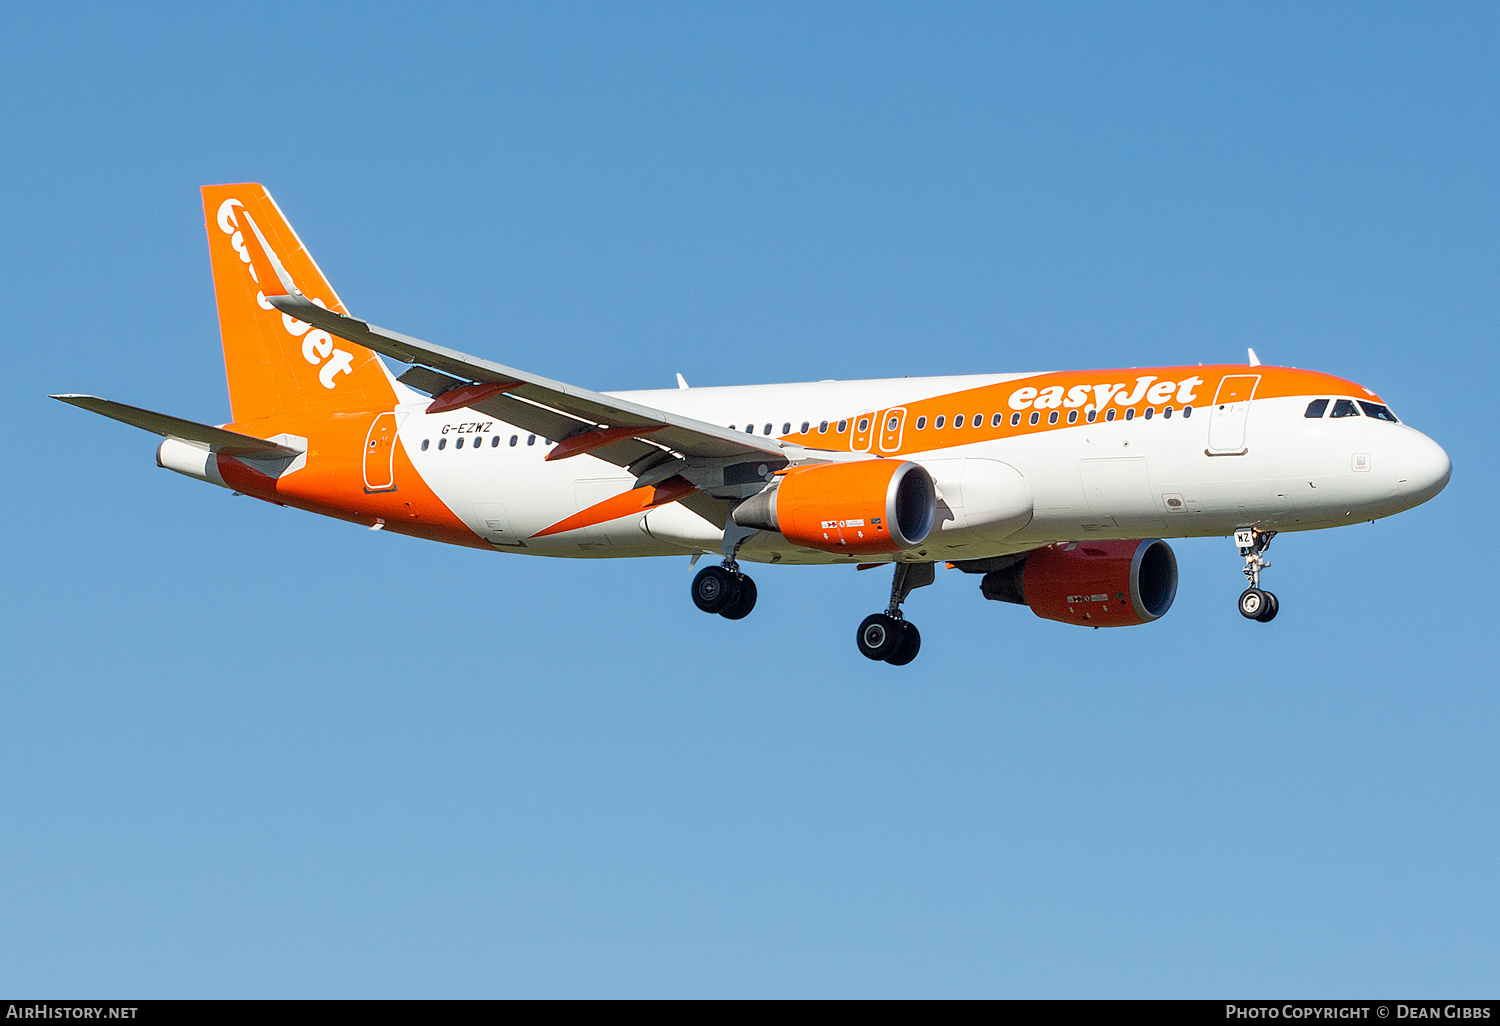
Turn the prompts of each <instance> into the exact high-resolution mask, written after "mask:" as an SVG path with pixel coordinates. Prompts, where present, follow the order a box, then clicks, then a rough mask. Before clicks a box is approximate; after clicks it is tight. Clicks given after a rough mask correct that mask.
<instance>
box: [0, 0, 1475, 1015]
mask: <svg viewBox="0 0 1500 1026" xmlns="http://www.w3.org/2000/svg"><path fill="white" fill-rule="evenodd" d="M219 6H222V5H219ZM226 10H227V8H226ZM217 11H218V8H217V7H215V5H206V6H205V5H201V4H184V5H181V6H180V7H178V8H176V9H172V8H171V7H169V6H167V5H150V6H148V7H146V8H141V7H139V6H132V7H124V6H118V5H93V6H89V7H74V8H63V7H61V6H59V5H35V4H33V5H22V6H17V7H13V8H12V9H10V10H8V11H7V13H6V25H5V31H4V33H3V36H0V140H3V142H0V184H3V189H4V194H3V195H4V200H3V202H0V302H3V309H4V314H5V318H6V322H7V328H8V332H9V336H10V342H9V344H8V345H7V347H6V356H7V366H6V375H5V377H6V384H7V386H8V389H9V393H10V397H11V398H10V400H9V401H8V402H6V403H5V404H4V405H3V407H0V426H3V430H4V436H5V438H6V439H7V440H8V444H7V445H5V446H4V447H3V450H0V461H3V468H4V480H5V481H6V482H7V485H8V488H7V495H6V501H5V502H4V510H5V512H4V514H3V523H4V525H5V530H4V546H5V549H4V551H5V574H4V578H3V580H4V583H5V587H4V589H3V598H0V638H3V642H4V649H3V666H4V673H3V681H0V992H5V993H7V994H16V995H19V994H23V993H24V994H27V995H38V996H46V995H56V996H78V995H140V996H179V995H235V996H238V995H252V996H253V995H285V996H348V995H375V996H380V995H391V996H395V995H401V996H424V995H426V996H435V995H876V996H885V995H1021V996H1047V995H1081V996H1138V995H1163V996H1223V995H1232V996H1251V995H1265V996H1278V995H1282V996H1286V995H1298V996H1312V995H1333V996H1339V995H1349V996H1356V995H1370V994H1377V993H1378V994H1383V995H1434V996H1437V995H1444V996H1447V995H1452V996H1477V995H1487V996H1494V995H1495V993H1496V990H1497V982H1500V968H1497V967H1500V873H1497V870H1496V867H1497V861H1500V826H1497V815H1500V786H1497V780H1500V767H1497V752H1496V737H1497V728H1500V697H1497V674H1496V672H1495V669H1494V665H1493V664H1494V648H1493V644H1494V642H1493V639H1494V636H1495V633H1494V618H1495V612H1494V602H1493V595H1494V594H1495V592H1496V589H1497V583H1496V580H1495V578H1496V571H1497V569H1500V560H1497V558H1496V555H1495V551H1496V549H1495V544H1494V541H1493V534H1494V523H1493V521H1494V517H1495V515H1496V509H1497V508H1500V492H1497V487H1496V483H1495V478H1496V470H1497V465H1496V463H1497V461H1496V455H1495V448H1494V443H1493V440H1494V437H1495V427H1494V419H1495V403H1494V399H1493V396H1494V391H1495V387H1496V379H1497V371H1500V367H1497V359H1496V334H1497V324H1500V318H1497V314H1500V309H1497V307H1500V303H1497V286H1500V274H1497V272H1500V217H1497V213H1500V203H1497V187H1500V173H1497V172H1500V117H1497V114H1500V109H1497V107H1500V104H1497V99H1500V88H1497V79H1496V54H1497V52H1500V13H1497V11H1500V9H1497V8H1496V7H1495V6H1494V5H1493V4H1474V5H1463V4H1442V5H1436V6H1434V5H1430V4H1410V5H1405V6H1393V5H1385V4H1315V5H1309V4H1286V5H1279V6H1278V5H1264V4H1263V5H1251V6H1249V7H1246V6H1244V5H1239V6H1234V5H1223V4H1217V5H1203V4H1184V5H1167V6H1163V5H1150V4H1132V5H1117V4H1108V5H1106V4H1094V5H1071V6H1070V5H1056V4H1046V5H1043V4H1038V5H1028V6H1001V5H994V4H975V5H944V6H941V7H939V8H937V9H935V10H934V9H933V7H932V5H910V6H906V7H899V6H892V5H871V4H854V5H847V6H837V5H828V4H824V5H816V6H814V7H813V8H812V9H809V5H803V4H794V5H786V6H776V5H768V4H760V5H706V4H687V3H684V4H680V5H670V6H657V5H645V4H630V5H621V4H599V5H558V4H536V5H527V6H499V5H488V4H479V5H474V6H471V7H463V8H459V7H433V6H431V5H426V6H422V7H420V8H414V7H405V8H401V9H397V8H389V9H381V8H378V7H374V6H368V5H349V6H344V7H326V6H316V7H313V8H311V9H309V8H308V6H307V5H303V4H297V5H289V6H284V7H278V6H276V5H271V4H254V5H249V6H244V5H241V6H240V7H238V8H236V11H237V12H241V11H242V12H243V13H234V14H229V13H216V12H217ZM241 180H257V181H262V182H265V183H266V184H267V185H268V187H269V188H270V189H271V191H272V192H273V194H274V195H275V196H276V198H277V199H278V201H279V202H280V203H281V205H282V207H283V209H284V210H285V211H286V212H287V214H288V216H289V217H290V218H291V219H292V221H293V223H294V224H295V225H296V226H297V228H298V230H299V231H300V232H301V234H302V236H303V238H304V240H305V241H306V242H307V243H308V245H309V246H310V248H311V249H312V251H313V252H314V254H315V255H316V256H317V258H318V259H319V261H320V262H321V263H322V265H323V268H324V269H325V271H327V272H328V274H329V276H330V277H331V278H332V280H333V282H334V284H335V285H336V287H337V288H338V289H339V290H340V292H341V293H342V295H343V297H344V299H345V300H346V301H347V302H348V303H349V305H350V306H351V308H352V309H353V310H354V311H355V312H357V313H359V314H361V315H363V316H367V317H370V318H372V319H374V320H375V321H376V322H377V323H380V324H386V325H390V326H391V327H393V328H397V329H399V330H403V331H407V332H410V333H412V334H416V335H419V336H421V337H424V338H428V339H431V340H434V341H437V342H440V343H443V344H447V345H450V346H454V347H456V348H459V349H463V350H467V351H470V352H475V353H482V354H485V355H487V356H490V357H492V358H494V359H497V360H501V361H504V362H507V363H513V364H516V365H519V366H523V367H527V368H530V369H532V370H535V371H538V372H541V373H545V374H548V375H551V376H554V377H557V378H561V379H564V380H568V381H574V382H578V383H579V384H582V385H586V386H590V387H594V388H630V387H659V386H667V385H670V384H671V383H672V381H673V377H672V376H673V374H674V372H678V371H680V372H682V373H683V374H685V375H686V377H687V378H688V380H689V381H690V382H692V383H693V384H695V385H707V384H721V383H736V382H754V381H782V380H801V379H818V378H830V377H855V376H870V377H874V376H887V375H905V374H913V375H917V374H938V373H960V372H971V371H972V372H977V371H1004V370H1042V369H1054V368H1065V367H1113V366H1122V365H1141V364H1155V363H1168V362H1178V361H1181V362H1194V361H1199V360H1202V361H1221V360H1238V359H1242V358H1243V355H1244V351H1245V347H1246V346H1247V345H1253V346H1255V347H1256V349H1257V350H1258V351H1259V353H1260V355H1261V357H1262V358H1263V359H1264V360H1266V361H1267V362H1271V363H1283V364H1291V365H1296V366H1303V367H1313V368H1318V369H1321V370H1326V371H1330V372H1333V373H1336V374H1342V375H1346V376H1348V377H1351V378H1354V379H1355V380H1358V381H1360V382H1363V383H1365V384H1367V385H1369V386H1370V387H1371V388H1373V389H1374V390H1376V391H1378V392H1380V393H1381V394H1382V395H1383V396H1385V398H1386V399H1387V400H1388V401H1389V402H1390V403H1391V404H1392V405H1393V407H1394V408H1395V410H1396V411H1397V413H1398V414H1400V415H1401V416H1402V417H1404V418H1406V419H1407V420H1408V421H1410V422H1411V423H1412V424H1414V425H1416V426H1417V427H1418V428H1420V429H1421V430H1423V431H1425V432H1427V433H1428V434H1430V435H1432V436H1433V437H1434V438H1436V439H1437V440H1438V441H1439V442H1440V443H1441V444H1442V445H1444V446H1445V447H1446V448H1447V450H1448V452H1449V453H1450V455H1451V456H1452V458H1453V464H1454V477H1453V483H1452V484H1451V485H1450V486H1449V488H1448V489H1447V491H1446V492H1444V493H1443V494H1442V495H1441V496H1440V497H1438V498H1437V499H1436V500H1435V501H1433V502H1432V503H1430V504H1428V505H1427V506H1424V507H1421V508H1419V509H1417V510H1415V511H1412V512H1409V513H1405V514H1402V515H1401V516H1399V517H1396V518H1393V519H1391V520H1386V521H1382V522H1380V523H1377V524H1375V525H1374V526H1370V525H1362V526H1355V527H1349V528H1346V529H1342V530H1339V531H1333V532H1323V533H1316V534H1311V535H1283V536H1282V537H1281V538H1280V539H1278V541H1277V543H1276V546H1275V548H1274V549H1273V550H1272V553H1271V555H1272V557H1273V562H1274V563H1275V567H1274V569H1272V570H1271V571H1270V572H1269V573H1268V575H1267V582H1268V584H1269V585H1270V586H1271V587H1272V588H1273V589H1274V590H1275V591H1276V592H1277V593H1279V595H1280V596H1281V604H1282V610H1281V615H1280V617H1279V618H1278V619H1277V620H1276V622H1275V623H1273V624H1271V625H1268V626H1262V625H1258V624H1253V623H1249V622H1246V621H1244V620H1242V619H1241V618H1240V617H1239V616H1238V614H1237V613H1236V612H1235V609H1234V598H1235V595H1236V594H1237V593H1238V592H1239V590H1240V589H1241V587H1243V584H1242V578H1241V577H1240V573H1239V559H1238V557H1237V556H1236V553H1235V551H1234V549H1233V547H1232V545H1231V543H1230V542H1229V541H1227V540H1222V539H1210V540H1198V541H1191V542H1185V543H1181V544H1178V545H1177V546H1176V548H1177V551H1178V554H1179V559H1180V561H1181V567H1182V572H1183V580H1182V586H1181V589H1180V591H1179V593H1178V598H1177V605H1176V607H1175V608H1174V609H1173V611H1172V612H1171V614H1170V615H1169V616H1168V617H1167V618H1166V619H1164V620H1162V621H1160V622H1158V623H1156V624H1154V625H1150V626H1146V627H1140V628H1132V629H1123V630H1107V631H1082V630H1079V629H1076V628H1073V627H1068V626H1064V625H1061V624H1055V623H1050V622H1046V621H1042V620H1040V619H1038V618H1036V617H1035V616H1033V615H1032V614H1031V613H1029V612H1027V611H1026V610H1024V609H1020V608H1018V607H1014V606H1005V605H1001V604H998V603H993V602H985V601H983V600H982V599H981V597H980V595H979V590H978V579H977V578H975V577H969V576H965V575H961V574H958V573H956V572H940V573H939V578H938V581H937V584H936V586H935V587H932V588H929V589H926V590H923V591H920V592H918V593H916V595H915V596H914V598H913V600H912V602H911V603H910V606H909V611H910V615H911V616H912V619H913V620H914V621H915V622H917V623H918V624H920V625H921V628H922V631H923V638H924V645H923V651H922V655H921V657H920V658H919V659H918V661H917V662H916V663H914V664H913V665H912V666H911V667H909V668H907V669H906V670H905V671H896V670H893V669H892V668H890V667H887V666H884V665H876V664H871V663H868V662H866V661H865V660H863V659H861V658H859V656H858V655H857V653H856V652H855V650H854V643H853V634H854V627H855V624H856V623H857V622H858V621H859V619H860V617H862V616H863V615H865V614H866V613H868V612H870V611H873V610H874V609H876V608H878V607H879V606H880V605H881V604H882V602H883V599H884V593H885V590H886V588H887V587H888V580H887V577H888V575H887V574H886V573H885V572H871V573H858V574H857V573H855V572H854V571H852V570H849V569H847V568H829V569H812V570H797V569H793V568H763V569H761V570H760V571H758V572H757V573H756V579H757V581H758V583H759V585H760V605H759V607H758V608H757V609H756V611H755V614H754V616H753V617H752V618H751V619H749V620H746V621H743V622H740V623H728V622H726V621H723V620H720V619H717V618H710V617H706V616H704V615H702V614H700V613H699V612H697V611H696V610H695V609H694V608H693V606H692V604H691V603H690V601H689V598H688V593H687V587H688V581H689V579H690V577H689V571H688V565H687V560H686V558H682V559H672V560H660V561H631V562H597V563H596V562H582V561H577V562H573V561H555V562H545V561H532V560H527V559H523V558H516V557H506V556H500V555H485V554H483V553H478V552H474V551H470V550H463V549H453V548H444V547H440V546H436V545H432V544H428V543H424V542H417V541H413V540H410V539H405V538H401V537H397V536H393V535H389V534H380V533H371V532H369V531H364V530H360V529H359V528H357V527H352V526H349V525H345V524H341V523H337V522H334V521H331V520H324V519H319V518H316V517H314V516H311V515H308V514H303V513H299V512H295V511H290V510H279V509H274V508H272V507H269V506H267V505H264V504H262V503H259V502H255V501H253V500H251V499H245V498H231V497H230V496H229V495H228V494H227V493H225V492H223V491H220V490H218V489H214V488H211V487H208V486H205V485H199V484H196V483H194V482H191V481H188V480H186V479H183V478H180V477H177V476H175V475H172V474H169V473H167V472H165V471H161V470H158V469H157V468H156V467H155V466H154V465H153V463H152V456H153V449H154V444H155V443H154V441H153V439H152V438H151V437H150V436H147V435H145V434H142V433H140V432H136V431H133V430H131V429H129V428H126V427H123V426H119V425H115V424H113V423H110V422H107V421H104V420H101V419H99V418H96V417H92V416H90V415H88V414H85V413H83V412H82V411H79V410H75V409H70V408H68V407H64V406H62V405H60V404H57V403H53V402H51V401H49V400H47V399H45V398H43V396H44V395H45V394H46V393H48V392H59V391H85V392H92V393H95V394H99V395H104V396H108V397H111V398H114V399H119V400H122V401H126V402H131V403H137V404H140V405H144V406H148V407H151V408H155V409H161V410H165V411H170V412H174V413H177V414H180V415H183V416H187V417H192V418H197V419H202V420H207V421H221V420H224V419H227V417H228V403H227V398H226V395H225V389H224V378H223V367H222V361H221V356H220V352H219V348H218V329H217V322H216V315H215V310H214V303H213V294H212V291H211V288H210V281H209V272H208V259H207V252H206V244H205V240H204V234H203V222H202V214H201V211H200V208H199V199H198V194H197V188H198V186H199V185H201V184H203V183H206V182H222V181H241Z"/></svg>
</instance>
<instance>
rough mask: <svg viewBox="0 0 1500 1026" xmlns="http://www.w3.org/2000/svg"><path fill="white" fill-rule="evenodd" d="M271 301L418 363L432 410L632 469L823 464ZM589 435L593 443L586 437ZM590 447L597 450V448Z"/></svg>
mask: <svg viewBox="0 0 1500 1026" xmlns="http://www.w3.org/2000/svg"><path fill="white" fill-rule="evenodd" d="M266 299H267V301H269V302H270V303H271V304H272V305H273V306H275V307H276V308H277V309H278V310H280V311H281V312H282V313H285V314H287V315H289V316H291V317H295V318H297V319H298V320H300V321H306V322H307V323H309V324H311V325H313V326H314V327H317V328H322V329H323V330H324V331H326V332H328V333H330V334H333V335H337V336H339V337H340V338H345V339H348V340H349V341H350V342H354V343H357V344H358V345H362V346H365V347H367V348H369V349H373V350H375V351H376V352H377V353H381V354H382V355H385V356H389V357H391V358H392V359H395V360H399V361H401V362H402V363H409V364H414V365H417V367H416V368H414V369H413V370H412V371H407V372H406V373H404V374H402V375H401V379H400V380H401V381H402V382H403V383H405V384H408V385H410V386H412V387H413V388H417V389H419V390H420V391H424V392H428V393H429V394H433V395H435V396H436V399H435V402H434V404H433V407H432V409H433V411H434V412H441V411H442V410H446V409H456V408H459V407H461V406H470V407H473V408H474V409H477V410H481V411H483V412H485V413H489V414H491V415H492V416H495V417H496V418H498V419H501V420H504V421H505V422H506V423H509V424H515V425H517V426H519V427H523V428H526V429H528V430H535V431H537V432H538V433H540V434H543V435H544V436H545V437H548V438H552V439H554V440H558V441H564V442H566V441H567V440H569V439H571V438H573V437H574V436H580V438H579V442H578V443H577V445H576V446H575V447H574V449H573V450H572V451H577V452H592V453H593V454H594V455H596V456H600V457H602V458H604V459H608V460H609V461H610V462H612V463H616V464H617V465H619V466H628V465H630V464H632V463H634V462H636V461H638V460H639V459H641V458H643V457H648V456H649V455H650V454H652V453H653V452H654V453H662V452H671V453H675V454H676V455H678V456H681V457H685V458H688V459H692V460H699V461H704V462H714V463H719V462H724V461H728V462H734V461H736V460H744V461H750V460H757V461H760V462H763V463H767V464H768V465H774V466H776V467H780V466H784V465H786V464H787V463H789V462H793V461H796V460H801V459H808V458H814V459H816V458H820V457H819V455H818V453H817V450H812V449H807V448H805V447H803V446H799V445H795V444H793V443H789V442H787V443H784V442H779V441H777V440H776V439H774V438H760V437H757V436H755V435H751V434H741V433H739V432H737V431H730V430H729V429H728V428H725V427H720V426H719V425H716V424H709V423H707V422H706V421H701V420H695V419H694V418H691V417H684V416H682V415H680V414H676V413H669V412H667V411H665V410H659V409H655V408H653V407H650V406H642V405H640V404H639V403H633V402H630V401H629V400H626V399H619V398H616V397H614V396H607V395H604V394H602V393H600V392H593V391H590V390H589V389H586V388H579V387H578V386H577V385H569V384H565V383H564V382H561V381H553V380H551V379H550V378H544V377H542V376H541V375H539V374H532V373H531V372H529V371H524V370H519V369H517V368H515V367H507V366H505V365H503V364H499V363H493V362H491V361H489V360H486V359H483V358H481V357H478V356H470V355H468V354H467V353H460V352H457V351H456V350H453V349H447V348H445V347H443V346H439V345H434V344H433V343H431V342H424V341H422V340H421V339H417V338H412V337H411V336H410V335H402V334H400V333H399V332H394V331H389V330H387V329H385V328H379V327H376V326H375V325H372V324H370V323H368V322H367V321H362V320H359V319H358V318H356V317H347V316H345V315H343V314H338V313H334V312H332V311H330V310H325V309H323V308H322V307H320V306H316V305H314V304H313V303H312V302H311V301H310V300H308V299H306V298H305V297H303V296H301V295H294V294H288V295H281V296H269V295H268V296H267V297H266ZM417 368H431V370H420V369H417ZM433 371H437V372H440V373H433ZM447 397H452V398H451V399H448V398H447ZM589 434H593V436H594V437H592V438H585V437H582V436H585V435H589ZM647 439H649V441H646V440H647ZM593 442H598V443H600V444H599V445H597V446H595V445H593V444H592V443H593ZM653 443H654V444H653ZM564 451H569V450H564ZM821 458H825V459H826V458H827V457H826V456H822V457H821Z"/></svg>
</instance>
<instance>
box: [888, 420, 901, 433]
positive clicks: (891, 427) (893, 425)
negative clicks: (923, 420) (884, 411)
mask: <svg viewBox="0 0 1500 1026" xmlns="http://www.w3.org/2000/svg"><path fill="white" fill-rule="evenodd" d="M899 423H901V418H900V417H892V418H891V419H890V420H888V421H886V422H885V429H886V430H887V431H894V430H896V425H897V424H899Z"/></svg>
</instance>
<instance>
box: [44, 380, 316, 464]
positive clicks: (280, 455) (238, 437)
mask: <svg viewBox="0 0 1500 1026" xmlns="http://www.w3.org/2000/svg"><path fill="white" fill-rule="evenodd" d="M50 398H53V399H57V400H59V401H60V402H65V403H68V404H69V405H71V406H77V407H78V408H79V409H82V410H88V411H90V412H91V413H98V414H101V415H103V416H105V417H111V418H113V419H115V420H118V421H120V422H121V423H124V424H129V425H131V426H132V427H138V428H143V429H144V430H146V431H151V432H154V433H156V434H158V435H162V436H164V437H167V438H180V439H182V440H183V441H185V442H197V443H199V444H200V445H206V446H209V447H210V448H212V449H214V450H216V451H218V452H222V453H224V455H226V456H243V457H246V458H249V459H263V460H265V459H289V458H292V457H295V456H300V455H301V454H302V450H300V449H292V448H289V447H287V446H285V445H279V444H277V443H276V442H268V441H266V440H265V439H264V438H256V437H255V436H253V435H242V434H240V433H239V432H237V431H225V430H224V429H223V428H216V427H210V426H209V425H207V424H199V423H197V422H196V421H191V420H183V419H182V418H181V417H173V416H171V415H169V414H166V413H156V412H154V411H152V410H143V409H141V408H140V407H139V406H126V405H125V404H124V403H116V402H111V401H110V400H108V399H100V398H99V397H97V396H92V395H54V396H51V397H50Z"/></svg>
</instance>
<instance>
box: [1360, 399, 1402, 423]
mask: <svg viewBox="0 0 1500 1026" xmlns="http://www.w3.org/2000/svg"><path fill="white" fill-rule="evenodd" d="M1359 408H1360V409H1362V410H1364V411H1365V416H1366V417H1374V418H1375V419H1376V420H1388V421H1390V422H1391V423H1392V424H1399V423H1400V421H1398V420H1397V419H1396V415H1395V414H1394V413H1392V412H1391V411H1390V408H1389V407H1386V406H1381V405H1380V404H1379V403H1367V402H1365V401H1364V400H1363V399H1361V400H1360V401H1359Z"/></svg>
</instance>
